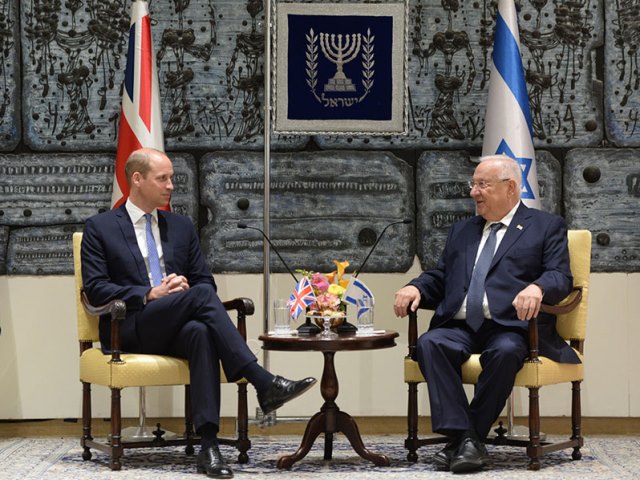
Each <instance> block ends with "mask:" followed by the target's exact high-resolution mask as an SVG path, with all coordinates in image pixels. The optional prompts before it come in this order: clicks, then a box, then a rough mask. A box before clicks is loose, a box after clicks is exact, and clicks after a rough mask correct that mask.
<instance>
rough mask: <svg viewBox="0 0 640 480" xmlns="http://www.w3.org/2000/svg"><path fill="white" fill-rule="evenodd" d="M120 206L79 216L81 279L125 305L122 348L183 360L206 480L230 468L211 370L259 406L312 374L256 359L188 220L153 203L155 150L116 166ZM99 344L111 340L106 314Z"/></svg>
mask: <svg viewBox="0 0 640 480" xmlns="http://www.w3.org/2000/svg"><path fill="white" fill-rule="evenodd" d="M125 173H126V178H127V181H128V183H129V187H130V194H129V198H128V200H127V201H126V203H125V204H123V205H122V206H121V207H119V208H116V209H114V210H111V211H108V212H105V213H102V214H99V215H96V216H94V217H92V218H90V219H89V220H87V222H86V224H85V229H84V236H83V239H82V279H83V283H84V288H85V291H86V293H87V295H88V297H89V301H90V302H91V303H93V304H95V305H102V304H105V303H107V302H109V301H111V300H113V299H116V298H120V299H122V300H124V301H125V302H126V305H127V316H126V319H125V320H124V321H123V322H122V326H121V332H122V350H124V351H127V352H134V353H150V354H164V355H172V356H175V357H179V358H186V359H187V360H188V361H189V369H190V377H191V379H190V382H191V409H192V414H193V421H194V424H195V426H196V429H197V431H198V433H200V435H201V436H202V444H201V449H200V453H199V454H198V460H197V467H198V471H199V472H204V473H206V474H207V475H208V476H209V477H212V478H231V477H233V472H232V470H231V468H230V467H229V466H228V465H227V464H226V463H225V461H224V459H223V457H222V456H221V455H220V450H219V449H218V442H217V433H218V426H219V423H220V367H219V362H222V367H223V368H224V371H225V374H226V376H227V378H228V379H229V380H231V381H234V380H238V379H240V378H243V377H244V378H246V379H247V380H248V381H249V382H251V383H252V384H253V386H254V387H255V389H256V391H257V393H258V402H259V404H260V407H261V408H262V411H263V412H264V413H269V412H271V411H273V410H275V409H276V408H278V407H280V406H281V405H283V404H284V403H285V402H287V401H289V400H291V399H293V398H295V397H297V396H298V395H300V394H301V393H303V392H304V391H306V390H307V389H308V388H310V387H311V386H312V385H313V384H314V383H315V382H316V380H315V379H314V378H305V379H303V380H300V381H295V382H294V381H291V380H287V379H284V378H282V377H280V376H273V375H272V374H271V373H269V372H268V371H266V370H265V369H263V368H262V367H261V366H260V365H258V363H257V360H256V357H255V356H254V355H253V354H252V353H251V351H250V350H249V348H248V347H247V345H246V343H245V341H244V339H243V338H242V336H241V335H240V334H239V333H238V330H237V329H236V327H235V325H234V324H233V322H232V321H231V319H230V318H229V316H228V315H227V313H226V311H225V309H224V306H223V305H222V303H221V301H220V299H219V298H218V295H217V294H216V284H215V282H214V280H213V277H212V275H211V272H210V271H209V269H208V268H207V266H206V264H205V261H204V257H203V255H202V252H201V250H200V243H199V241H198V235H197V233H196V230H195V228H194V226H193V224H192V222H191V220H190V219H189V218H187V217H184V216H182V215H177V214H174V213H170V212H166V211H162V210H158V208H160V207H163V206H165V205H167V204H168V203H169V200H170V199H171V192H172V190H173V183H172V178H173V166H172V164H171V160H169V158H168V157H167V156H166V155H165V154H164V153H162V152H160V151H157V150H152V149H141V150H137V151H135V152H133V153H132V154H131V156H130V157H129V159H128V160H127V163H126V166H125ZM99 327H100V341H101V344H102V348H103V349H104V350H109V349H110V348H111V347H110V346H111V338H110V327H109V321H108V319H102V318H101V319H100V326H99Z"/></svg>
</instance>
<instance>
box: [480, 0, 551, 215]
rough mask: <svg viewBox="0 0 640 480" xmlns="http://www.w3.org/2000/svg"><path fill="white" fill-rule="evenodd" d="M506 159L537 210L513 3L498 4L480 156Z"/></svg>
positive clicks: (527, 201) (528, 115)
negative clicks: (518, 169)
mask: <svg viewBox="0 0 640 480" xmlns="http://www.w3.org/2000/svg"><path fill="white" fill-rule="evenodd" d="M495 154H497V155H500V154H504V155H507V156H509V157H511V158H513V159H514V160H516V161H517V162H518V163H519V164H520V166H521V167H522V195H521V198H522V201H523V202H524V204H525V205H527V206H528V207H533V208H538V209H539V208H540V195H539V193H538V173H537V171H536V156H535V151H534V149H533V131H532V129H531V111H530V109H529V98H528V95H527V84H526V82H525V78H524V69H523V67H522V58H521V57H520V34H519V32H518V16H517V12H516V6H515V3H514V0H499V1H498V14H497V18H496V31H495V37H494V44H493V67H492V68H491V81H490V83H489V100H488V102H487V113H486V115H485V129H484V142H483V144H482V155H483V156H486V155H495Z"/></svg>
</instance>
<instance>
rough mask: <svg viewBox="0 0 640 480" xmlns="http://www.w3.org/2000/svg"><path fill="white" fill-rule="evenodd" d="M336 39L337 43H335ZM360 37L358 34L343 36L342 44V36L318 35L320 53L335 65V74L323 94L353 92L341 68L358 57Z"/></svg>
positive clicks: (350, 82) (351, 84)
mask: <svg viewBox="0 0 640 480" xmlns="http://www.w3.org/2000/svg"><path fill="white" fill-rule="evenodd" d="M336 37H337V41H336ZM360 40H361V35H360V34H359V33H357V34H356V33H353V34H351V37H349V35H348V34H347V35H345V36H344V44H343V37H342V34H338V35H336V34H334V33H332V34H331V35H329V34H328V33H320V48H321V49H322V53H323V54H324V56H325V57H326V58H327V60H329V61H330V62H331V63H335V65H336V74H335V75H334V76H333V78H330V79H329V81H328V82H327V83H326V85H325V86H324V91H325V92H355V91H356V86H355V85H354V84H353V82H352V81H351V79H350V78H347V76H346V75H345V74H344V71H343V70H342V67H343V65H344V64H345V63H349V62H350V61H352V60H353V59H355V58H356V57H357V56H358V52H360Z"/></svg>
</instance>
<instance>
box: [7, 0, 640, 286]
mask: <svg viewBox="0 0 640 480" xmlns="http://www.w3.org/2000/svg"><path fill="white" fill-rule="evenodd" d="M516 3H517V5H518V7H519V9H520V11H519V24H520V40H521V50H522V54H523V64H524V68H525V76H526V81H527V88H528V92H529V105H530V107H531V112H532V127H533V132H534V144H535V147H536V159H537V169H538V181H539V188H540V196H541V199H542V206H543V208H544V209H546V210H549V211H554V212H557V213H560V214H562V215H563V216H564V217H565V218H566V219H567V221H568V224H569V227H570V228H587V229H589V230H591V231H592V232H593V238H594V240H593V242H594V244H593V261H592V267H593V270H594V271H597V272H614V271H621V272H638V271H640V235H638V233H637V232H638V228H637V218H636V217H637V215H638V213H637V212H640V92H639V90H640V76H639V75H638V71H639V66H638V61H639V56H640V51H639V49H638V45H639V44H640V21H639V20H640V18H638V15H639V14H638V12H640V0H606V1H605V0H518V1H517V2H516ZM270 5H271V7H272V8H271V10H272V13H273V14H274V19H273V22H274V23H273V31H272V32H271V33H272V37H271V38H272V42H273V46H274V47H275V51H272V54H273V55H272V58H271V59H265V53H264V52H265V40H266V37H265V35H268V34H269V32H268V29H267V28H266V26H267V24H266V19H265V5H264V3H263V1H262V0H152V1H150V2H149V10H150V13H151V19H152V26H151V28H152V32H153V42H154V46H155V52H154V54H155V56H156V61H157V65H158V76H159V81H160V95H161V108H162V117H163V124H164V133H165V143H166V149H167V151H168V152H169V155H170V157H172V159H173V160H174V162H175V170H176V193H175V196H174V201H173V203H174V208H175V210H176V211H179V212H180V213H184V214H186V215H188V216H189V217H190V218H192V220H193V221H194V223H195V224H196V225H197V227H198V229H199V231H200V234H201V241H202V244H203V249H204V250H205V252H206V256H207V261H208V262H209V265H210V267H211V268H212V270H213V271H214V272H259V271H261V264H262V257H261V256H262V253H261V248H262V240H261V239H260V238H259V237H258V236H257V235H255V236H254V235H252V234H253V233H256V232H252V231H248V230H239V229H238V228H237V222H238V221H243V222H246V223H249V224H252V225H256V226H261V225H262V222H263V219H262V215H263V212H262V206H263V203H262V202H263V199H262V195H263V191H264V185H263V169H264V163H263V160H262V159H263V153H262V152H263V149H264V123H265V111H264V105H265V92H264V84H265V82H264V80H265V74H266V73H267V72H268V71H271V72H272V74H273V76H272V81H273V83H272V87H273V91H272V93H273V95H272V97H271V102H272V104H273V111H272V112H271V113H272V117H271V119H272V120H273V122H274V123H275V124H277V126H276V125H274V128H275V129H276V131H275V132H272V134H271V135H270V142H269V143H270V147H271V149H272V158H271V165H270V170H271V185H270V190H271V204H272V206H271V209H272V213H271V216H270V217H271V219H272V227H271V235H272V236H273V238H274V240H275V241H276V244H277V245H278V246H279V247H281V253H282V254H283V255H284V256H285V257H286V258H287V260H290V263H291V266H292V267H293V268H301V267H304V268H311V269H317V270H321V271H325V270H329V269H331V268H332V265H333V263H332V261H331V260H333V259H343V258H347V259H349V260H350V261H352V263H353V265H354V266H357V265H358V260H359V259H363V258H364V256H365V255H366V253H367V251H368V249H369V248H370V246H371V245H372V244H373V242H374V241H375V239H376V238H377V236H378V235H379V234H380V232H381V230H382V229H383V228H384V226H385V225H386V224H388V223H390V222H391V221H394V220H401V219H404V218H411V219H412V220H413V221H414V223H413V224H412V225H400V226H398V227H394V228H392V229H389V231H387V233H386V234H385V237H384V239H383V240H382V241H381V242H380V244H379V249H378V250H377V251H376V253H374V255H372V257H371V258H370V260H369V262H368V264H367V271H370V272H402V271H406V270H407V269H408V268H409V267H410V266H411V264H412V263H413V259H414V257H415V256H416V255H417V256H418V259H419V261H420V263H421V265H422V266H423V267H429V266H431V265H433V264H435V262H436V261H437V257H438V255H439V252H440V250H441V248H442V245H443V242H444V239H445V235H446V232H447V229H448V227H449V226H450V225H451V223H453V222H454V221H456V220H457V219H460V218H465V217H466V216H469V215H472V214H473V211H474V206H473V202H472V200H471V199H470V198H469V190H468V186H466V183H465V182H466V180H468V179H469V177H470V175H471V173H472V172H473V168H474V166H475V161H476V160H477V156H478V155H479V153H480V150H481V146H482V140H483V134H484V114H485V108H486V100H487V92H488V85H489V82H490V65H491V63H490V62H491V52H492V49H493V30H494V25H495V15H496V8H497V1H495V0H476V1H465V2H462V1H459V0H408V1H406V2H404V1H402V0H399V1H391V0H389V1H370V2H365V1H334V2H328V1H326V0H314V1H306V2H300V1H298V2H286V1H282V0H272V2H271V4H270ZM130 7H131V1H130V0H75V1H68V2H63V1H61V0H26V1H22V2H19V1H18V0H0V50H1V52H2V57H3V61H2V62H0V72H1V73H2V75H0V87H1V88H2V97H1V98H0V152H1V153H0V274H3V275H51V274H54V275H60V274H64V275H67V274H70V273H71V272H72V262H71V235H72V233H73V232H74V231H78V230H80V229H81V228H82V224H83V222H84V221H85V220H86V219H87V218H88V217H89V216H91V215H93V214H95V213H98V212H99V211H102V210H105V209H107V208H109V201H110V197H111V184H112V178H113V163H114V160H115V148H116V144H117V132H118V122H119V118H118V117H119V112H120V104H121V99H122V88H123V85H122V82H123V78H124V68H125V65H126V54H127V45H128V28H129V18H130ZM305 8H307V9H308V10H304V9H305ZM332 11H333V12H334V13H336V14H343V13H344V12H345V11H346V12H349V11H351V12H353V14H354V15H356V16H357V15H361V16H366V15H372V13H371V12H381V18H383V19H384V18H388V20H385V21H387V22H391V24H389V23H387V24H386V25H387V27H389V25H392V27H393V28H390V29H389V28H388V29H387V30H386V31H385V30H384V28H383V29H382V32H383V33H380V34H378V33H376V34H375V35H374V33H372V31H369V33H367V30H366V29H365V30H363V29H362V28H360V26H358V28H357V29H356V28H355V24H354V25H353V26H350V28H345V31H344V32H339V31H338V30H335V29H334V30H333V31H327V32H325V31H324V30H323V29H322V28H319V29H318V30H316V27H315V26H312V25H310V24H308V22H307V23H303V24H300V25H301V26H300V27H299V29H300V31H302V32H303V33H304V39H303V40H302V41H301V42H299V44H296V42H289V43H286V44H285V46H286V48H285V50H286V52H283V46H282V45H281V44H280V43H278V42H280V41H282V40H283V38H284V39H285V40H286V38H287V36H286V35H285V34H283V33H282V31H281V30H278V23H280V27H282V23H281V22H283V21H284V20H286V19H287V15H299V14H302V15H303V16H304V15H307V16H308V17H312V18H315V17H317V16H323V15H329V14H330V13H331V12H332ZM278 12H280V13H279V14H278ZM283 12H284V13H283ZM287 12H288V13H287ZM300 12H302V13H300ZM359 12H364V13H359ZM278 15H279V16H278ZM307 20H308V19H307ZM356 20H361V19H356ZM385 21H383V22H382V25H383V26H384V25H385ZM394 22H395V23H394ZM396 27H397V28H396ZM295 28H298V27H295ZM312 29H313V33H311V30H312ZM355 30H357V31H355ZM385 32H386V33H385ZM289 33H290V32H289ZM400 33H401V35H400ZM321 34H327V35H329V37H328V39H327V37H325V36H324V35H321ZM341 34H342V35H344V36H343V37H341V40H339V39H338V37H337V36H338V35H341ZM331 35H335V37H334V38H333V40H331ZM347 35H349V40H348V41H347ZM353 35H355V37H354V36H353ZM385 35H387V37H386V39H385ZM398 35H400V36H399V37H398ZM307 37H308V38H307ZM390 39H391V40H390ZM340 42H342V43H340ZM385 43H386V46H384V44H385ZM399 45H402V46H403V49H402V50H403V51H401V50H400V49H399V50H394V48H395V47H396V46H399ZM284 53H286V56H283V55H284ZM283 59H284V60H287V59H288V60H291V61H288V62H283ZM293 59H296V63H295V65H296V66H295V67H294V66H293V65H294V63H292V60H293ZM314 59H315V60H314ZM314 61H315V62H316V66H315V67H313V65H314ZM309 62H311V63H309ZM389 62H390V63H389ZM390 65H391V67H389V66H390ZM340 66H341V67H342V75H340V74H339V70H340V68H339V67H340ZM312 67H313V68H312ZM314 68H315V70H314ZM292 69H299V70H296V71H293V70H292ZM354 72H355V73H354ZM314 75H315V76H314ZM385 76H386V77H385ZM291 79H294V80H291ZM295 79H297V80H295ZM290 81H294V82H297V84H299V85H301V87H300V90H299V91H301V92H304V93H305V94H306V95H307V96H311V97H312V99H311V100H309V101H310V102H315V104H316V107H318V106H322V105H334V106H333V107H331V108H332V109H333V110H336V112H337V110H338V109H342V111H341V112H339V113H338V114H336V112H332V114H331V115H334V116H333V117H331V116H329V117H327V116H326V115H325V114H323V113H322V109H318V108H316V111H315V113H313V112H311V111H307V110H306V109H305V108H303V109H302V110H300V108H298V107H301V106H302V105H303V104H302V103H299V104H298V102H299V100H298V99H297V97H296V100H294V102H293V105H291V100H290V99H289V100H288V101H289V104H287V103H284V104H282V103H281V101H282V98H278V95H281V93H279V92H282V88H283V87H286V86H287V85H288V82H290ZM349 82H351V84H352V85H351V86H353V87H354V88H355V91H354V90H350V88H351V87H350V86H349V85H350V83H349ZM385 82H386V83H385ZM327 85H329V90H325V87H326V86H327ZM385 85H386V86H385ZM331 88H333V90H331ZM340 88H342V89H344V93H340V92H342V90H339V89H340ZM377 88H381V90H380V91H377V90H376V89H377ZM287 92H288V91H287ZM331 92H333V93H331ZM349 92H351V93H349ZM354 92H355V93H354ZM381 92H382V93H381ZM294 93H295V92H294ZM287 95H289V92H288V93H287ZM315 95H317V97H318V98H319V99H320V100H318V99H317V98H316V97H315ZM363 95H366V97H365V98H364V99H363V100H362V101H361V102H359V103H358V105H360V104H363V105H364V104H365V103H366V102H365V100H366V101H369V100H372V99H373V98H375V97H376V96H381V98H380V99H377V101H379V102H381V103H380V104H379V105H381V107H380V111H379V112H378V111H375V109H374V110H373V113H375V114H378V115H379V116H380V118H384V120H383V121H382V123H384V125H382V127H384V128H382V127H380V128H378V130H375V128H376V127H375V125H378V126H379V125H381V123H380V120H379V119H375V118H374V119H373V120H374V128H373V132H372V131H371V130H372V129H371V128H370V125H367V123H366V122H365V119H364V118H362V117H360V118H356V119H355V120H353V119H351V120H349V115H350V113H346V109H352V107H353V106H354V105H356V100H358V99H360V98H361V97H363ZM287 98H293V97H287ZM305 101H306V100H305ZM300 102H301V100H300ZM310 104H311V103H310ZM291 106H292V107H293V108H291V109H290V108H289V107H291ZM383 107H384V108H383ZM296 108H298V110H296ZM368 108H370V105H369V107H368ZM385 109H386V110H385ZM309 112H311V113H309ZM371 112H372V110H368V113H366V112H365V113H366V115H371ZM307 113H309V116H310V115H312V114H313V115H316V116H317V117H319V119H320V121H321V123H320V126H319V127H318V128H316V126H314V125H310V124H305V123H304V122H305V121H306V120H309V119H306V118H303V117H304V116H305V115H307ZM322 115H325V117H324V118H322ZM335 115H337V117H336V116H335ZM363 115H364V114H363ZM340 116H342V117H340ZM345 118H346V119H348V120H349V121H348V122H347V123H346V125H341V124H340V121H341V120H343V119H345ZM311 120H312V121H313V120H314V118H311ZM278 122H281V123H278ZM376 122H378V124H376ZM385 122H387V123H385ZM310 126H311V127H312V128H309V127H310ZM332 126H333V127H335V128H327V127H332ZM271 260H272V262H273V268H274V271H282V267H281V266H280V265H279V264H278V263H277V261H276V260H277V259H276V257H274V258H272V259H271Z"/></svg>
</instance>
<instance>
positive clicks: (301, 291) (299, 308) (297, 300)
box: [289, 277, 316, 320]
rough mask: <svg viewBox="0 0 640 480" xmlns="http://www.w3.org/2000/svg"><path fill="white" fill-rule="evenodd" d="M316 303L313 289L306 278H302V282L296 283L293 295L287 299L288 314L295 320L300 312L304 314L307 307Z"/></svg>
mask: <svg viewBox="0 0 640 480" xmlns="http://www.w3.org/2000/svg"><path fill="white" fill-rule="evenodd" d="M315 301H316V296H315V294H314V293H313V287H312V286H311V283H310V282H309V279H308V278H307V277H302V280H300V281H299V282H298V284H297V285H296V288H294V290H293V293H292V294H291V296H290V297H289V303H290V307H289V312H291V317H292V318H293V319H294V320H297V319H298V317H299V316H300V314H301V313H302V312H304V311H305V310H306V309H307V307H308V306H309V305H311V304H312V303H313V302H315Z"/></svg>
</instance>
